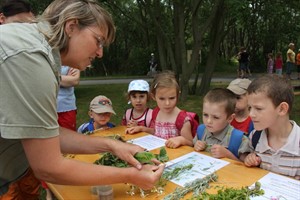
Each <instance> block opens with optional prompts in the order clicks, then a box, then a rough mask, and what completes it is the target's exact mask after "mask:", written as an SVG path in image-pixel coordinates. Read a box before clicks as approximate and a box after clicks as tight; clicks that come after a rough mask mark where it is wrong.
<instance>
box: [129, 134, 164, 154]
mask: <svg viewBox="0 0 300 200" xmlns="http://www.w3.org/2000/svg"><path fill="white" fill-rule="evenodd" d="M128 142H129V143H133V144H136V145H139V146H141V147H143V148H145V149H147V150H148V151H151V150H153V149H157V148H160V147H163V146H165V142H166V140H165V139H162V138H159V137H156V136H153V135H147V136H143V137H139V138H136V139H132V140H129V141H128Z"/></svg>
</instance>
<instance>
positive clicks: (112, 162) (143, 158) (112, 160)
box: [94, 147, 168, 167]
mask: <svg viewBox="0 0 300 200" xmlns="http://www.w3.org/2000/svg"><path fill="white" fill-rule="evenodd" d="M165 154H166V150H165V148H164V147H162V148H161V149H160V153H159V154H158V155H163V156H161V157H160V156H158V155H156V154H153V153H152V152H146V151H145V152H139V153H137V154H135V155H134V157H135V158H136V159H137V160H138V161H139V162H140V163H142V164H153V163H152V162H151V160H152V159H154V158H157V160H159V161H160V162H164V161H162V160H160V159H159V158H163V159H164V160H165V159H166V158H168V156H167V155H165ZM94 164H97V165H105V166H115V167H128V163H127V162H125V161H124V160H121V159H120V158H118V157H117V156H115V155H113V154H112V153H110V152H107V153H104V154H102V157H101V158H100V159H98V160H96V161H95V162H94Z"/></svg>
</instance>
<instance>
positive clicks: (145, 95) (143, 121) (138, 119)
mask: <svg viewBox="0 0 300 200" xmlns="http://www.w3.org/2000/svg"><path fill="white" fill-rule="evenodd" d="M127 98H128V100H129V103H131V104H132V108H129V109H127V110H126V112H125V114H124V116H123V119H122V125H123V126H127V127H128V128H127V129H126V133H129V134H133V133H136V132H140V131H144V132H148V127H149V126H150V123H151V118H152V109H150V108H148V106H147V102H148V101H149V84H148V83H147V81H145V80H133V81H131V82H130V83H129V86H128V97H127Z"/></svg>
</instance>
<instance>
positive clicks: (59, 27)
mask: <svg viewBox="0 0 300 200" xmlns="http://www.w3.org/2000/svg"><path fill="white" fill-rule="evenodd" d="M72 19H76V20H78V26H79V28H80V29H83V28H86V27H89V26H95V25H96V26H99V28H100V30H101V31H102V32H103V33H104V38H105V45H109V44H110V43H112V42H113V41H114V38H115V26H114V23H113V20H112V18H111V16H110V14H109V13H108V12H107V11H106V10H105V9H104V8H102V7H101V6H100V5H99V4H98V3H97V2H96V1H94V0H55V1H53V2H52V3H51V4H50V5H49V6H48V7H47V8H46V10H45V11H44V13H43V14H42V16H41V20H45V21H47V22H49V24H50V27H51V33H47V34H46V37H47V38H48V41H49V44H50V45H51V46H52V47H53V48H58V49H59V50H60V51H68V41H69V37H68V35H67V33H66V32H65V25H66V22H67V21H69V20H72Z"/></svg>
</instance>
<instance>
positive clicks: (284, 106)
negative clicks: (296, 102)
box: [277, 102, 290, 116]
mask: <svg viewBox="0 0 300 200" xmlns="http://www.w3.org/2000/svg"><path fill="white" fill-rule="evenodd" d="M289 107H290V106H289V104H288V103H286V102H281V103H280V104H279V106H278V107H277V108H278V112H279V115H281V116H282V115H286V114H287V113H288V112H289Z"/></svg>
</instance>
